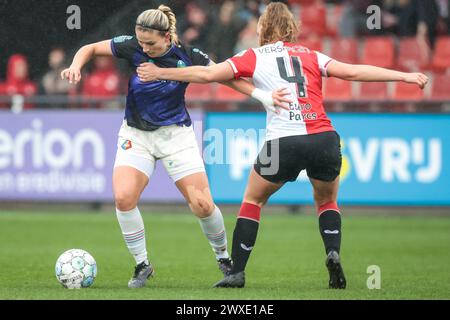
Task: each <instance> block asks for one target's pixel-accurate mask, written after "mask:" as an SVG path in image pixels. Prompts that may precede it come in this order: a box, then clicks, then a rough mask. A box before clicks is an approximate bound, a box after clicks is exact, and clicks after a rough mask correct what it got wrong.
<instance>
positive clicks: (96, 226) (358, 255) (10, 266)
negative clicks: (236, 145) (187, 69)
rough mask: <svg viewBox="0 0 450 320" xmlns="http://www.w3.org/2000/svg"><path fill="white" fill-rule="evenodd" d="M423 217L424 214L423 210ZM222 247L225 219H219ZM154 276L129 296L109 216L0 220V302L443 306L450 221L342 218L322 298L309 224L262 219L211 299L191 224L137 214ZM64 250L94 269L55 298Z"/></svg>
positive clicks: (177, 217) (128, 268)
mask: <svg viewBox="0 0 450 320" xmlns="http://www.w3.org/2000/svg"><path fill="white" fill-rule="evenodd" d="M424 210H425V209H424ZM225 221H226V225H227V231H228V240H229V243H231V237H232V232H233V228H234V223H235V216H234V215H231V214H227V215H225ZM144 222H145V226H146V231H147V249H148V251H149V257H150V260H151V261H152V263H153V265H154V267H155V272H156V275H155V277H154V278H152V279H151V280H150V281H149V283H148V284H147V287H145V288H143V289H140V290H130V289H128V288H127V282H128V280H129V278H130V276H131V273H132V270H133V267H134V260H133V259H132V257H131V256H130V255H129V253H128V250H127V249H126V247H125V244H124V241H123V239H122V236H121V233H120V229H119V225H118V223H117V221H116V217H115V214H114V213H111V214H105V213H93V212H84V213H81V212H80V213H74V212H68V213H61V214H53V213H43V212H14V213H13V212H0V240H1V241H0V253H1V254H0V266H1V272H0V299H165V300H166V299H167V300H172V299H180V300H184V299H201V300H203V299H219V300H222V299H239V300H241V299H251V300H258V299H270V300H272V299H273V300H284V299H295V300H296V299H449V298H450V271H449V268H448V266H449V265H450V254H449V248H450V218H448V217H426V216H421V217H398V216H397V217H394V216H355V215H350V216H344V219H343V241H342V251H341V258H342V263H343V267H344V271H345V273H346V277H347V289H346V290H329V289H328V288H327V280H328V274H327V271H326V268H325V266H324V259H325V254H324V249H323V245H322V241H321V238H320V234H319V232H318V226H317V219H316V217H314V216H311V215H288V214H273V215H265V216H264V215H263V217H262V221H261V226H260V232H259V235H258V241H257V244H256V247H255V249H254V251H253V253H252V256H251V258H250V261H249V264H248V267H247V270H246V276H247V277H246V278H247V279H246V280H247V282H246V287H245V288H243V289H214V288H212V285H213V284H214V283H215V282H216V281H218V280H220V279H221V278H222V276H221V273H220V271H219V269H218V268H217V265H216V262H215V259H214V255H213V253H212V251H211V249H210V247H209V244H208V243H207V241H206V238H205V237H204V235H203V234H202V232H201V229H200V226H199V223H198V222H197V220H196V218H195V217H194V216H192V215H191V214H188V213H187V212H186V214H162V213H151V214H145V213H144ZM70 248H82V249H85V250H87V251H88V252H90V253H91V254H92V255H93V256H94V258H95V259H96V261H97V264H98V271H99V273H98V276H97V279H96V280H95V283H94V285H93V286H92V287H91V288H87V289H81V290H68V289H64V288H63V287H62V286H61V285H60V284H59V283H58V282H57V280H56V278H55V274H54V265H55V262H56V259H57V257H58V256H59V254H61V253H62V252H63V251H65V250H67V249H70ZM370 265H377V266H379V267H380V269H381V289H379V290H377V289H373V290H369V289H368V288H367V284H366V283H367V278H368V277H369V276H370V274H368V273H367V267H368V266H370Z"/></svg>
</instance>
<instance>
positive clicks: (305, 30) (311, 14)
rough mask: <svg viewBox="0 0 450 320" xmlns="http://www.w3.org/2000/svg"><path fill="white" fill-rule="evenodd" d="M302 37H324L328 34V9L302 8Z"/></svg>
mask: <svg viewBox="0 0 450 320" xmlns="http://www.w3.org/2000/svg"><path fill="white" fill-rule="evenodd" d="M300 22H301V26H300V35H301V37H306V36H309V35H317V36H324V35H326V33H327V15H326V7H325V6H323V5H309V6H302V7H300Z"/></svg>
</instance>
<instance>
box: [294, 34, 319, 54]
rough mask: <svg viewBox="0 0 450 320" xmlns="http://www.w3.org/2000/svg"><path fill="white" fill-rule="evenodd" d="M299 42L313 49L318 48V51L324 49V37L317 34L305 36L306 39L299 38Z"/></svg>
mask: <svg viewBox="0 0 450 320" xmlns="http://www.w3.org/2000/svg"><path fill="white" fill-rule="evenodd" d="M298 42H299V43H300V44H301V45H302V46H304V47H306V48H308V49H311V50H316V51H320V52H322V50H323V44H322V39H321V38H319V37H317V36H311V37H308V38H304V39H299V40H298Z"/></svg>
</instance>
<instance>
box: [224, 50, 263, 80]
mask: <svg viewBox="0 0 450 320" xmlns="http://www.w3.org/2000/svg"><path fill="white" fill-rule="evenodd" d="M226 61H227V62H228V63H229V64H230V65H231V67H232V68H233V72H234V77H235V78H236V79H238V78H240V77H244V78H251V77H253V73H254V72H255V68H256V54H255V52H254V51H253V49H248V50H245V51H242V52H240V53H238V54H237V55H235V56H234V57H232V58H229V59H227V60H226Z"/></svg>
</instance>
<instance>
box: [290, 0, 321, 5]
mask: <svg viewBox="0 0 450 320" xmlns="http://www.w3.org/2000/svg"><path fill="white" fill-rule="evenodd" d="M288 3H289V4H299V5H302V6H305V5H311V4H314V3H322V0H288Z"/></svg>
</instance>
